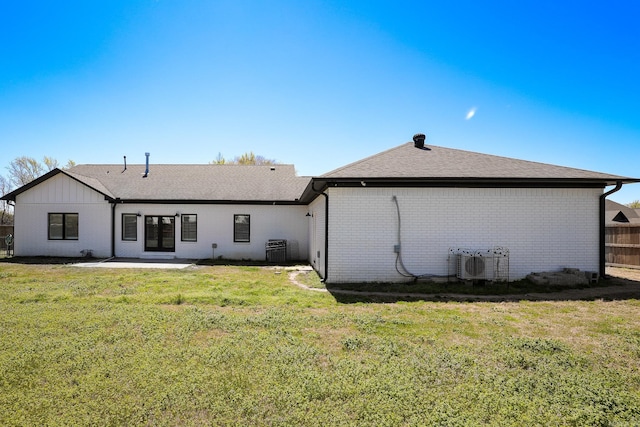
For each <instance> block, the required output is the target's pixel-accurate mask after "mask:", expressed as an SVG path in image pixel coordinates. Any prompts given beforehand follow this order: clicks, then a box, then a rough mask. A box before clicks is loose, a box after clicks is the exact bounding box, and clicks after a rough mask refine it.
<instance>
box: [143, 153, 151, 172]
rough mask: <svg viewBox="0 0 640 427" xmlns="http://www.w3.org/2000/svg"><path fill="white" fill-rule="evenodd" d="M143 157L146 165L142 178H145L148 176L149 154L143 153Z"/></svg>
mask: <svg viewBox="0 0 640 427" xmlns="http://www.w3.org/2000/svg"><path fill="white" fill-rule="evenodd" d="M144 155H145V156H146V157H147V163H146V168H145V170H144V175H142V177H143V178H146V177H147V175H149V155H150V154H149V153H144Z"/></svg>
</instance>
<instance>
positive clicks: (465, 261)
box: [457, 254, 493, 280]
mask: <svg viewBox="0 0 640 427" xmlns="http://www.w3.org/2000/svg"><path fill="white" fill-rule="evenodd" d="M457 276H458V279H462V280H493V258H492V257H485V256H480V255H478V254H459V255H458V271H457Z"/></svg>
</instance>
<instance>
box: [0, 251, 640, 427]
mask: <svg viewBox="0 0 640 427" xmlns="http://www.w3.org/2000/svg"><path fill="white" fill-rule="evenodd" d="M0 425H3V426H12V425H15V426H25V425H26V426H29V425H33V426H43V425H117V426H120V425H126V426H131V425H153V426H162V425H170V426H175V425H179V426H188V425H198V426H200V425H224V426H263V425H268V426H330V425H338V426H339V425H357V426H403V425H406V426H423V425H442V426H458V425H495V426H505V425H523V426H532V425H540V426H548V425H576V426H585V425H598V426H600V425H602V426H605V425H619V426H626V425H640V302H639V301H638V300H623V301H601V300H597V301H564V302H551V301H550V302H510V303H453V302H448V303H444V302H443V303H438V302H424V301H417V302H397V303H387V304H380V303H362V302H360V303H353V304H343V303H339V302H337V301H336V299H335V298H334V297H333V296H332V295H331V294H329V293H321V292H313V291H308V290H303V289H300V288H299V287H297V286H294V285H292V284H291V283H289V281H288V277H287V274H286V273H284V272H282V273H280V272H276V271H274V270H273V269H267V268H260V267H241V266H201V267H197V268H194V269H188V270H178V271H176V270H172V271H170V270H138V271H135V270H125V269H122V270H116V269H102V268H100V269H88V268H74V267H67V266H63V265H53V266H52V265H48V266H47V265H22V264H13V263H6V262H0Z"/></svg>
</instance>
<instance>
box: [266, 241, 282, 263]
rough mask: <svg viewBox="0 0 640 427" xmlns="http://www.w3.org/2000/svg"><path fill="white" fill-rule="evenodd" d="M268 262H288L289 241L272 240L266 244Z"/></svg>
mask: <svg viewBox="0 0 640 427" xmlns="http://www.w3.org/2000/svg"><path fill="white" fill-rule="evenodd" d="M265 250H266V257H267V262H285V261H286V260H287V241H286V240H284V239H270V240H269V241H267V243H266V244H265Z"/></svg>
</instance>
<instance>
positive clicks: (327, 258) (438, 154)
mask: <svg viewBox="0 0 640 427" xmlns="http://www.w3.org/2000/svg"><path fill="white" fill-rule="evenodd" d="M638 181H639V180H637V179H633V178H627V177H622V176H616V175H610V174H604V173H599V172H591V171H585V170H580V169H573V168H566V167H561V166H554V165H548V164H542V163H535V162H529V161H524V160H516V159H509V158H504V157H498V156H492V155H486V154H479V153H473V152H468V151H462V150H454V149H449V148H443V147H437V146H432V145H425V137H424V135H422V134H418V135H415V136H414V141H412V142H408V143H404V144H401V145H399V146H397V147H395V148H392V149H390V150H387V151H384V152H382V153H379V154H376V155H374V156H371V157H368V158H365V159H362V160H360V161H357V162H355V163H352V164H349V165H346V166H344V167H341V168H338V169H336V170H334V171H331V172H328V173H326V174H324V175H321V176H318V177H298V176H297V175H296V173H295V170H294V168H293V166H291V165H276V166H236V165H152V166H151V167H150V166H149V162H148V156H147V163H146V165H133V166H129V167H127V166H122V165H79V166H75V167H73V168H71V169H69V170H59V169H55V170H53V171H51V172H49V173H47V174H46V175H43V176H42V177H40V178H38V179H36V180H35V181H33V182H32V183H30V184H28V185H26V186H24V187H21V188H19V189H16V190H15V191H13V192H11V193H9V194H7V195H5V196H3V199H4V200H10V201H13V202H14V203H15V236H16V239H15V254H16V255H18V256H20V255H22V256H28V255H55V256H79V255H81V254H89V253H90V254H92V255H93V256H96V257H109V256H115V257H136V258H144V257H166V256H170V257H177V258H211V257H217V256H220V257H223V258H228V259H247V260H264V259H265V258H266V257H267V252H266V249H265V248H266V247H267V246H268V243H269V241H272V240H276V241H286V245H287V246H286V247H287V256H288V258H289V259H292V260H305V261H308V262H309V263H311V265H312V266H313V267H314V268H315V269H316V270H317V271H318V273H319V274H320V276H321V277H323V278H324V280H325V281H326V282H329V283H345V282H404V281H409V280H414V279H416V278H420V277H427V278H428V277H433V278H435V277H447V276H451V275H457V276H458V277H463V278H472V279H476V278H478V279H479V278H485V279H490V280H491V279H494V278H495V277H494V276H492V274H497V272H499V270H500V268H504V266H505V265H506V266H507V268H506V271H507V273H506V274H507V276H506V279H507V280H516V279H520V278H523V277H525V276H526V275H527V274H529V273H531V272H536V271H553V270H558V269H561V268H564V267H572V268H579V269H581V270H586V271H596V272H597V271H599V272H600V274H603V273H604V244H603V242H604V201H605V197H606V196H607V195H608V194H610V193H611V192H613V191H615V190H616V189H619V188H620V187H621V186H622V185H623V184H625V183H632V182H638ZM611 185H616V187H615V188H614V190H611V191H609V192H608V193H604V189H605V187H607V186H611ZM452 260H453V263H452ZM461 260H463V261H465V264H464V265H462V264H460V263H461ZM498 265H500V266H502V267H500V268H497V266H498ZM452 266H453V269H452ZM469 267H471V270H469ZM460 272H462V276H460ZM501 278H505V277H504V276H501Z"/></svg>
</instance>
